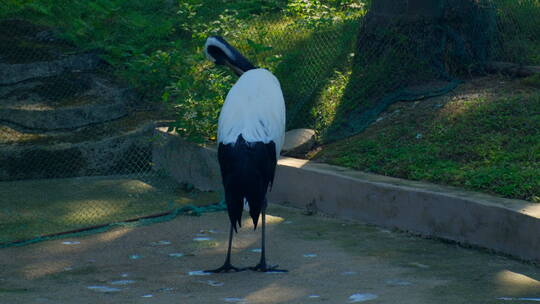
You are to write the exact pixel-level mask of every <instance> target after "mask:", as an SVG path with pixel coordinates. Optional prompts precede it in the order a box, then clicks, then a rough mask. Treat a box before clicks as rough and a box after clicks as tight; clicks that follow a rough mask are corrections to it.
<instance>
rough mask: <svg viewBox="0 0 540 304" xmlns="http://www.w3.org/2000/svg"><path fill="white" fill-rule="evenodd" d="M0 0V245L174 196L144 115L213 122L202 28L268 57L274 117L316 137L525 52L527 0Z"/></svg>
mask: <svg viewBox="0 0 540 304" xmlns="http://www.w3.org/2000/svg"><path fill="white" fill-rule="evenodd" d="M3 1H4V2H1V1H0V4H2V6H3V7H4V8H5V9H4V10H3V11H2V12H0V231H1V232H0V243H4V244H5V243H9V242H12V241H15V240H21V239H29V238H33V237H37V236H40V235H46V234H51V233H58V232H62V231H67V230H74V229H80V228H83V227H88V226H94V225H99V224H103V223H109V222H117V221H123V220H126V219H131V218H136V217H141V216H145V215H149V214H153V213H159V212H163V211H167V210H171V209H172V208H174V207H175V206H179V205H181V204H183V203H185V201H183V200H182V199H180V197H181V195H180V194H182V195H184V196H185V195H187V194H185V192H182V185H179V184H178V183H177V182H176V181H175V180H174V179H173V178H171V177H169V174H168V173H167V172H163V171H162V170H155V168H154V164H153V161H152V145H153V144H154V142H153V138H154V132H155V131H154V128H155V126H156V123H157V122H160V123H163V121H165V120H167V119H168V120H173V121H174V123H171V125H172V126H173V127H174V128H176V130H177V131H184V132H186V134H188V135H189V134H191V135H192V134H198V135H201V136H203V137H204V136H206V137H210V138H211V137H212V136H211V134H213V133H215V127H216V126H215V124H216V118H217V114H218V113H219V107H220V102H222V100H223V97H224V95H225V94H226V92H227V90H228V89H229V88H230V85H231V84H232V83H233V82H234V79H233V78H232V76H231V75H230V74H228V73H227V72H224V71H223V70H219V69H215V68H213V67H211V66H210V65H209V64H208V63H207V62H205V60H204V58H203V57H202V55H201V52H200V51H201V46H202V42H203V41H204V38H205V37H206V36H208V35H210V34H220V35H223V36H225V37H226V38H227V39H228V40H230V41H231V43H232V44H234V45H237V46H238V47H239V49H240V50H241V51H242V52H243V53H245V54H246V56H247V57H248V58H250V59H252V60H253V61H254V62H256V64H257V65H258V66H261V67H266V68H269V69H270V70H272V71H273V72H274V73H275V74H276V75H277V76H278V78H279V79H280V81H281V84H282V88H283V91H284V94H285V97H286V100H287V118H288V128H295V127H310V128H314V129H315V130H316V131H317V132H318V134H319V136H320V138H321V140H322V141H332V140H337V139H339V138H343V137H345V136H349V135H351V134H355V133H358V132H361V131H362V130H363V128H365V127H366V126H367V125H368V124H369V123H371V122H372V121H373V120H374V119H376V117H377V115H378V114H379V113H380V112H381V111H383V110H384V109H385V108H386V107H387V106H388V105H390V104H391V103H393V102H396V101H399V100H412V99H418V98H421V97H426V96H433V95H438V94H444V93H445V92H448V91H449V90H451V89H452V88H454V87H455V86H456V85H457V83H458V82H459V80H460V79H463V78H466V77H470V76H471V75H474V74H480V73H484V72H486V70H489V69H490V68H489V67H490V65H491V64H492V63H493V62H506V63H511V64H516V65H518V66H522V65H540V1H538V0H519V1H516V0H493V1H466V0H463V1H454V2H453V3H454V4H453V5H448V4H445V3H446V2H445V1H442V0H441V1H433V3H440V4H441V6H440V7H435V8H433V7H431V8H427V7H424V8H425V9H426V12H427V15H426V16H427V17H426V16H423V17H422V18H417V17H418V16H417V15H418V14H416V15H415V16H416V17H414V18H413V21H410V20H409V21H410V22H407V23H406V24H405V23H399V22H398V23H393V22H390V21H389V20H391V19H393V18H394V17H397V16H403V14H404V13H403V11H400V10H399V8H398V9H396V7H398V6H399V4H393V5H392V6H385V3H390V2H388V1H384V0H379V1H377V0H373V1H371V2H372V4H371V6H370V4H369V3H365V2H363V1H341V2H340V4H336V3H337V2H336V3H334V2H332V1H328V2H330V3H331V4H333V5H334V6H332V5H330V4H329V5H325V2H324V1H289V2H290V3H288V4H286V2H287V1H281V2H280V1H275V3H274V2H272V3H274V4H275V5H274V6H272V5H271V4H267V6H269V8H267V7H266V6H262V8H261V9H260V11H257V10H255V11H253V10H252V11H250V14H245V13H243V12H244V11H243V10H242V7H237V8H235V9H231V10H229V11H224V12H222V13H216V12H212V11H211V9H209V8H208V6H204V5H202V4H204V1H186V2H182V1H181V2H178V3H176V2H174V1H157V0H156V1H151V0H138V1H132V2H129V3H128V2H125V1H56V2H54V1H6V0H3ZM254 2H256V1H254ZM412 2H414V1H412ZM412 2H411V3H412ZM284 3H285V4H284ZM396 3H397V2H396ZM400 3H401V2H400ZM418 3H422V1H418ZM280 5H281V6H280ZM199 15H200V16H199ZM405 15H406V13H405ZM413 15H414V14H412V15H411V16H413ZM424 17H426V18H424ZM415 18H416V19H415ZM430 18H431V19H430ZM433 18H434V19H433ZM203 20H204V21H205V22H203ZM210 20H213V21H210ZM430 20H431V21H430ZM433 20H436V21H433ZM162 100H165V101H166V104H168V105H169V107H166V106H165V107H164V106H163V102H162ZM191 130H195V132H191ZM190 132H191V133H190ZM189 195H191V194H189ZM189 195H188V196H189ZM192 198H194V197H192ZM194 199H195V200H196V198H194Z"/></svg>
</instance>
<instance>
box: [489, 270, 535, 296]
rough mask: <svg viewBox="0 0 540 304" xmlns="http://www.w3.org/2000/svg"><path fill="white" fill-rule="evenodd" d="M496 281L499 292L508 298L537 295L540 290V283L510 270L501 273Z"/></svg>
mask: <svg viewBox="0 0 540 304" xmlns="http://www.w3.org/2000/svg"><path fill="white" fill-rule="evenodd" d="M495 281H496V283H497V285H498V290H499V292H500V293H502V294H504V295H507V296H524V297H527V296H531V295H537V293H538V291H539V290H540V281H538V280H536V279H533V278H531V277H528V276H526V275H523V274H520V273H516V272H512V271H510V270H504V271H501V272H499V273H498V274H497V276H496V277H495Z"/></svg>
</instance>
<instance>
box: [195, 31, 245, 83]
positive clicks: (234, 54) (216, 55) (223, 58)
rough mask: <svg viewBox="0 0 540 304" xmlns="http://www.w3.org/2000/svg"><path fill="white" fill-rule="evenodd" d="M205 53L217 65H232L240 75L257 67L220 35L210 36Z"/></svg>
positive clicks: (205, 46)
mask: <svg viewBox="0 0 540 304" xmlns="http://www.w3.org/2000/svg"><path fill="white" fill-rule="evenodd" d="M204 53H205V54H206V58H208V60H210V61H212V62H214V63H215V64H217V65H226V66H228V67H230V68H231V69H232V70H233V71H234V73H236V75H238V76H241V75H242V74H244V73H245V72H246V71H249V70H252V69H255V66H254V65H253V64H251V62H249V61H248V60H247V59H246V58H245V57H244V56H243V55H242V54H240V52H238V50H236V49H235V48H234V47H232V46H231V45H230V44H229V43H228V42H227V41H225V39H223V38H222V37H220V36H210V37H208V39H206V43H205V45H204Z"/></svg>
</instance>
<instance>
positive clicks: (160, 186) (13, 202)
mask: <svg viewBox="0 0 540 304" xmlns="http://www.w3.org/2000/svg"><path fill="white" fill-rule="evenodd" d="M0 184H1V185H2V186H1V188H0V189H1V190H0V197H1V199H0V243H4V242H10V241H15V240H24V239H31V238H34V237H37V236H40V235H46V234H52V233H59V232H65V231H69V230H74V229H79V228H84V227H90V226H94V225H101V224H108V223H114V222H120V221H125V220H128V219H132V218H137V217H141V216H147V215H151V214H157V213H161V212H166V211H169V210H172V209H174V208H178V207H182V206H185V205H197V206H203V205H209V204H213V203H216V202H218V201H219V200H220V199H221V197H220V194H219V193H214V192H197V191H189V190H186V189H184V188H182V187H180V186H177V185H176V184H175V183H174V182H171V181H169V180H166V179H165V178H156V177H153V178H152V179H151V180H150V179H144V178H141V177H140V176H139V177H133V178H130V177H118V178H111V177H109V178H102V177H93V178H92V177H90V178H74V179H46V180H32V181H15V182H2V183H0ZM44 193H47V194H46V195H44Z"/></svg>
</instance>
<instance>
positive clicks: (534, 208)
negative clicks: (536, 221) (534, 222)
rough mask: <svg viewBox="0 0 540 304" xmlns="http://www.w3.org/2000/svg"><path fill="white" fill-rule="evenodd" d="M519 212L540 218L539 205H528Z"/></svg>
mask: <svg viewBox="0 0 540 304" xmlns="http://www.w3.org/2000/svg"><path fill="white" fill-rule="evenodd" d="M521 212H523V213H525V214H527V215H530V216H534V217H536V218H540V204H529V205H528V206H527V207H525V208H523V209H521Z"/></svg>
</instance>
